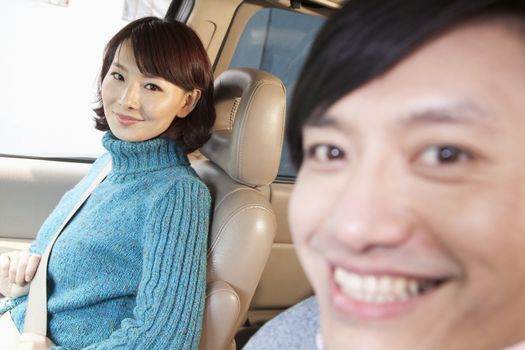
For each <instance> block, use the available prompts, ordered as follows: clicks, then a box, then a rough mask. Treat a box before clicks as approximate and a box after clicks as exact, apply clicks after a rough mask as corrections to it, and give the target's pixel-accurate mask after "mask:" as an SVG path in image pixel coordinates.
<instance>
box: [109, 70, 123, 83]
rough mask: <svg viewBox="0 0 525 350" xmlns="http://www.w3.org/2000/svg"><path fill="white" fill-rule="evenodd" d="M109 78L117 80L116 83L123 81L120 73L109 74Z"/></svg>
mask: <svg viewBox="0 0 525 350" xmlns="http://www.w3.org/2000/svg"><path fill="white" fill-rule="evenodd" d="M111 76H112V77H113V78H114V79H115V80H118V81H124V77H123V76H122V74H120V73H117V72H112V73H111Z"/></svg>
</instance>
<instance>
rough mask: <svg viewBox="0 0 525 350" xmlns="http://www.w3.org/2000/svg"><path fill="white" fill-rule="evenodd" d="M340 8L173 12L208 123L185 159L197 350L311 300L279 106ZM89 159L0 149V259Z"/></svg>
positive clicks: (286, 4)
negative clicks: (200, 292)
mask: <svg viewBox="0 0 525 350" xmlns="http://www.w3.org/2000/svg"><path fill="white" fill-rule="evenodd" d="M342 2H343V0H310V1H301V0H245V1H243V0H173V1H171V3H170V5H169V8H168V10H167V13H166V17H167V18H173V19H177V20H179V21H183V22H186V23H187V24H188V25H189V26H190V27H192V28H193V29H194V30H195V31H196V32H197V34H198V35H199V37H200V38H201V40H202V41H203V43H204V47H205V48H206V50H207V52H208V54H209V57H210V60H211V62H212V64H213V68H214V76H215V78H216V80H215V98H216V101H215V106H216V109H217V121H216V124H215V126H214V129H213V133H212V137H211V139H210V140H209V141H208V143H207V144H206V145H205V146H204V147H203V148H202V149H200V150H199V151H198V152H196V153H195V154H192V155H191V156H190V159H191V161H192V166H193V167H194V168H195V170H196V171H197V173H198V174H199V176H200V177H201V178H202V179H203V180H204V182H205V183H206V184H207V185H208V187H209V189H210V192H211V193H212V197H213V216H212V224H211V228H210V234H209V243H208V277H207V283H208V285H207V297H206V310H205V319H204V325H203V334H202V337H201V342H200V349H236V348H237V349H240V348H242V345H243V344H244V343H245V342H246V341H247V340H248V339H249V337H250V336H251V335H252V334H253V333H254V332H255V331H256V330H257V329H258V328H259V327H260V326H261V325H262V324H264V323H265V322H266V321H268V320H269V319H271V318H272V317H274V316H275V315H277V314H278V313H279V312H281V311H283V310H284V309H286V308H288V307H290V306H292V305H294V304H296V303H298V302H299V301H301V300H303V299H304V298H306V297H308V296H310V295H312V290H311V287H310V284H309V282H308V280H307V279H306V277H305V275H304V273H303V271H302V268H301V266H300V264H299V262H298V260H297V257H296V254H295V252H294V249H293V245H292V239H291V236H290V232H289V228H288V223H287V203H288V199H289V197H290V194H291V191H292V189H293V183H294V177H295V170H294V169H293V166H292V165H291V164H290V161H289V159H288V156H287V151H286V144H285V142H284V139H283V135H284V125H285V118H286V104H289V103H290V98H291V94H292V93H293V87H294V83H295V80H296V79H297V75H298V74H299V72H300V70H301V68H302V63H303V61H304V59H305V58H306V55H307V53H308V49H309V47H310V44H311V42H312V40H313V38H314V36H315V33H316V32H317V30H318V29H319V28H320V26H321V25H322V23H323V21H324V18H325V17H326V16H328V15H329V14H330V13H332V12H333V11H336V10H337V9H338V8H340V6H341V4H342ZM93 161H94V158H89V157H63V156H60V155H56V156H45V157H44V156H31V155H21V154H6V153H3V151H2V149H1V148H0V252H5V251H9V250H13V249H25V248H26V247H27V246H28V245H29V244H30V242H31V241H32V240H33V239H34V237H35V235H36V233H37V232H38V229H39V227H40V225H41V224H42V222H43V221H44V219H45V218H46V217H47V216H48V215H49V213H50V212H51V210H52V209H53V208H54V206H55V205H56V203H57V202H58V201H59V199H60V198H61V196H62V195H63V194H64V193H65V192H66V191H67V190H68V189H70V188H71V187H73V186H74V185H75V184H76V183H77V182H78V181H79V180H80V179H81V178H82V177H83V176H84V174H85V173H86V172H87V170H88V169H89V167H90V165H91V163H92V162H93Z"/></svg>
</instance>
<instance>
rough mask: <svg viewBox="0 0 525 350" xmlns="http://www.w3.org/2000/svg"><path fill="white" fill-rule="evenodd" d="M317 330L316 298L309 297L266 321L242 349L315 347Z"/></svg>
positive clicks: (307, 348) (305, 348) (308, 349)
mask: <svg viewBox="0 0 525 350" xmlns="http://www.w3.org/2000/svg"><path fill="white" fill-rule="evenodd" d="M318 331H319V309H318V306H317V300H316V298H315V297H310V298H307V299H305V300H303V301H302V302H300V303H298V304H296V305H294V306H292V307H291V308H289V309H287V310H286V311H283V312H282V313H280V314H279V315H278V316H276V317H274V318H273V319H272V320H270V321H268V322H267V323H266V324H265V325H264V326H263V327H261V329H260V330H259V331H258V332H257V333H256V334H255V335H254V336H253V337H252V338H251V339H250V341H249V342H248V343H247V344H246V346H245V347H244V348H243V349H244V350H266V349H268V350H270V349H301V350H303V349H304V350H310V349H315V348H316V346H315V337H316V334H317V332H318Z"/></svg>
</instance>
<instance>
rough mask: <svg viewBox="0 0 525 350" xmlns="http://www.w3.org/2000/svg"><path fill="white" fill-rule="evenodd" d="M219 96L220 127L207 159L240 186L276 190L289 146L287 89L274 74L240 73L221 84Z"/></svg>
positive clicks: (206, 148) (207, 146) (233, 72)
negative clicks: (283, 154)
mask: <svg viewBox="0 0 525 350" xmlns="http://www.w3.org/2000/svg"><path fill="white" fill-rule="evenodd" d="M214 93H215V108H216V111H217V121H216V123H215V126H214V130H213V132H212V136H211V138H210V140H209V141H208V142H207V143H206V144H205V145H204V146H203V147H202V149H201V151H202V153H203V154H204V155H205V156H206V157H207V158H208V159H209V160H211V161H212V162H213V163H215V164H217V165H218V166H220V167H221V168H222V169H223V170H224V171H225V172H226V173H227V174H228V175H229V176H230V177H231V178H232V179H234V180H235V181H237V182H240V183H242V184H245V185H248V186H261V185H267V184H270V183H271V182H272V181H273V180H274V179H275V176H276V175H277V170H278V168H279V160H280V157H281V149H282V143H283V133H284V116H285V104H286V91H285V88H284V86H283V84H282V83H281V81H280V80H279V78H277V77H275V76H273V75H271V74H269V73H266V72H263V71H260V70H257V69H251V68H237V69H231V70H228V71H226V72H224V73H222V74H221V75H220V76H219V77H218V78H217V79H216V80H215V91H214Z"/></svg>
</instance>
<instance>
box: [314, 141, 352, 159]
mask: <svg viewBox="0 0 525 350" xmlns="http://www.w3.org/2000/svg"><path fill="white" fill-rule="evenodd" d="M344 156H345V154H344V152H343V151H342V150H341V149H339V148H337V147H335V146H332V145H327V144H318V145H314V146H312V147H310V148H308V158H310V159H313V160H315V161H318V162H329V161H334V160H339V159H342V158H344Z"/></svg>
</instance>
